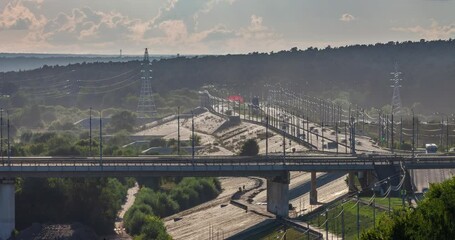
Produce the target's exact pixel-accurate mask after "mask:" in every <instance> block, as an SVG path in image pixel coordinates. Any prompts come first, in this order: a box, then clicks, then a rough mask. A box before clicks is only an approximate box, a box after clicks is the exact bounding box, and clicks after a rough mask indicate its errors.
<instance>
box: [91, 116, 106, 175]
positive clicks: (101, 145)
mask: <svg viewBox="0 0 455 240" xmlns="http://www.w3.org/2000/svg"><path fill="white" fill-rule="evenodd" d="M92 111H95V112H98V113H99V114H100V120H99V125H100V126H99V127H100V132H99V133H100V136H99V138H100V148H99V156H100V165H101V166H102V165H103V109H102V110H99V111H96V110H93V109H92V108H90V156H91V154H92V152H91V150H92V148H91V142H92V134H91V132H92V130H91V129H92Z"/></svg>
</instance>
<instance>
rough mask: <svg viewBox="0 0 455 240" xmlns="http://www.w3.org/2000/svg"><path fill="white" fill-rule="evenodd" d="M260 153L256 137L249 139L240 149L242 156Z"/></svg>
mask: <svg viewBox="0 0 455 240" xmlns="http://www.w3.org/2000/svg"><path fill="white" fill-rule="evenodd" d="M258 153H259V145H258V143H257V142H256V140H255V139H248V140H246V142H245V143H244V144H243V146H242V149H241V150H240V156H256V155H258Z"/></svg>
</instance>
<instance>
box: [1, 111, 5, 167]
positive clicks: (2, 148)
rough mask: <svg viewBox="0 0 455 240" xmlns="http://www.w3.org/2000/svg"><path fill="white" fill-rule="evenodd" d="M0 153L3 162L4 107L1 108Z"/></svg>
mask: <svg viewBox="0 0 455 240" xmlns="http://www.w3.org/2000/svg"><path fill="white" fill-rule="evenodd" d="M0 153H1V154H2V164H3V163H4V162H3V108H1V109H0Z"/></svg>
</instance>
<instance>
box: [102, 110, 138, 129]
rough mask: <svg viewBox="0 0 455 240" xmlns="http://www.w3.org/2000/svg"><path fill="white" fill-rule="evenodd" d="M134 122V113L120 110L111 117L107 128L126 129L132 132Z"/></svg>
mask: <svg viewBox="0 0 455 240" xmlns="http://www.w3.org/2000/svg"><path fill="white" fill-rule="evenodd" d="M135 123H136V115H134V114H133V113H131V112H130V111H121V112H118V113H116V114H114V115H112V117H111V121H110V122H109V127H108V129H109V130H110V131H112V132H118V131H121V130H126V131H128V132H132V131H133V129H134V125H135Z"/></svg>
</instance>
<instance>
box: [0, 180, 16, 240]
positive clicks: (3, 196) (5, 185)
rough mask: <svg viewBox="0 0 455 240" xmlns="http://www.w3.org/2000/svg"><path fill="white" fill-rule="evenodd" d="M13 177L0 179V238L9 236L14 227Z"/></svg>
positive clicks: (0, 239)
mask: <svg viewBox="0 0 455 240" xmlns="http://www.w3.org/2000/svg"><path fill="white" fill-rule="evenodd" d="M14 194H15V187H14V179H0V240H6V239H8V238H9V237H10V236H11V233H12V232H13V230H14V228H15V220H16V219H15V203H14V201H15V195H14Z"/></svg>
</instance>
